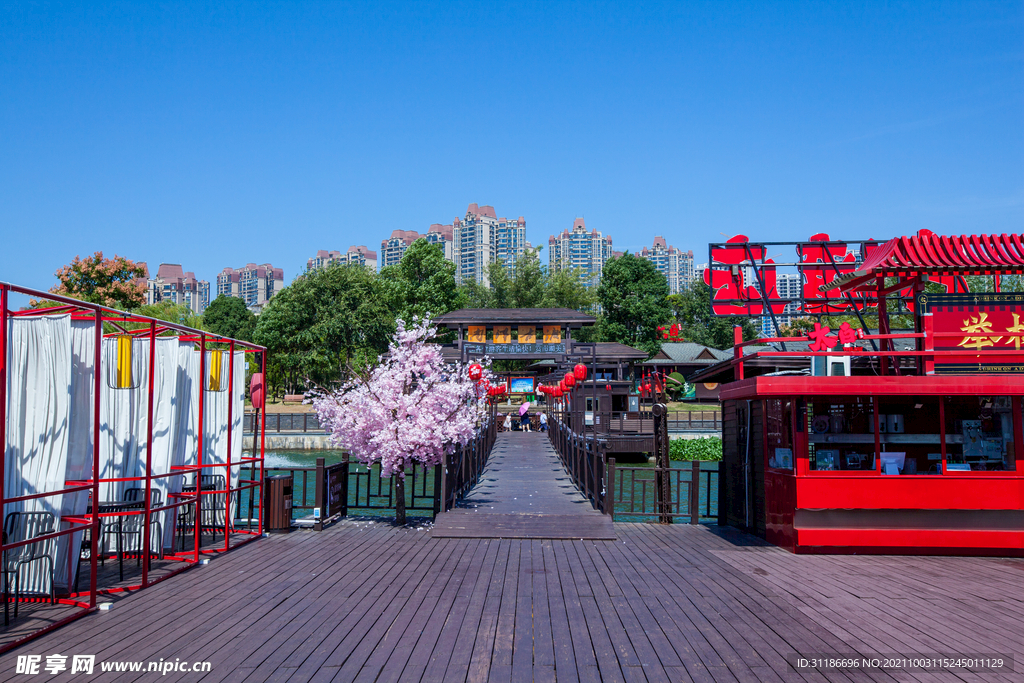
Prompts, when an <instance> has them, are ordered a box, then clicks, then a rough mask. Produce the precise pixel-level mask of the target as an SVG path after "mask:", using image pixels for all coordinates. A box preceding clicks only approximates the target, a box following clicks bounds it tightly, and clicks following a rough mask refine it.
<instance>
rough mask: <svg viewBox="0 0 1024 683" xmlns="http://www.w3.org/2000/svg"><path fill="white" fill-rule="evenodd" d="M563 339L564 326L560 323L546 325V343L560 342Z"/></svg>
mask: <svg viewBox="0 0 1024 683" xmlns="http://www.w3.org/2000/svg"><path fill="white" fill-rule="evenodd" d="M561 341H562V328H561V327H559V326H558V325H545V326H544V343H545V344H558V343H560V342H561Z"/></svg>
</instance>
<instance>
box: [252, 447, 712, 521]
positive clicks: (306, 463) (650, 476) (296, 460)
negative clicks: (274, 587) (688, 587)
mask: <svg viewBox="0 0 1024 683" xmlns="http://www.w3.org/2000/svg"><path fill="white" fill-rule="evenodd" d="M343 454H344V451H341V450H317V451H291V450H278V451H267V452H266V463H267V469H268V470H269V469H273V468H292V467H316V460H317V458H323V459H324V461H325V463H326V464H327V465H333V464H334V463H338V462H341V460H342V456H343ZM672 467H673V469H689V468H690V463H689V462H680V461H675V460H674V461H672ZM711 467H714V468H715V471H716V472H717V467H718V463H708V464H704V465H703V468H711ZM618 468H638V469H648V470H651V471H650V472H649V473H647V472H644V473H640V472H637V473H636V477H637V479H636V480H635V484H634V490H633V492H632V495H633V496H634V497H635V498H636V500H637V501H638V502H637V509H641V508H640V504H639V500H640V497H641V495H642V493H643V485H642V484H641V483H640V477H642V478H643V479H646V480H647V481H648V484H647V497H648V500H647V501H645V503H646V506H647V509H651V510H653V509H654V499H653V495H654V488H653V484H654V472H653V470H654V465H653V464H651V463H649V462H647V461H643V462H638V463H618ZM268 474H275V472H269V473H268ZM616 479H617V483H618V482H619V481H622V480H621V479H620V478H619V477H616ZM301 480H302V474H301V472H297V473H296V481H295V488H296V490H295V498H296V503H297V504H298V503H299V499H300V498H302V497H303V491H302V484H301ZM307 481H308V483H309V486H310V490H309V492H308V494H307V497H308V502H307V504H310V505H311V504H312V503H313V476H312V473H310V474H308V475H307ZM710 481H711V490H710V491H707V488H708V476H707V475H702V476H701V483H700V501H701V518H702V521H710V520H708V519H706V518H704V514H705V504H704V501H705V500H706V496H708V495H710V496H711V514H712V517H714V516H715V515H717V509H718V478H717V474H715V475H713V476H712V477H711V479H710ZM425 483H426V485H427V488H428V489H429V492H430V493H432V492H433V481H428V482H425ZM623 493H624V492H619V493H618V494H617V495H616V498H617V499H618V502H617V503H616V506H617V507H620V508H624V507H628V503H623V502H622V501H623ZM409 495H411V492H409ZM681 498H682V500H683V501H685V499H686V493H685V492H683V493H682V496H681ZM351 502H352V503H355V501H354V500H353V501H351ZM408 502H409V503H411V500H410V501H408ZM684 509H688V508H686V507H685V502H684ZM353 512H355V509H353ZM294 514H295V516H296V517H301V516H304V515H307V514H310V512H309V511H308V510H299V509H296V510H295V511H294ZM373 514H377V515H380V514H387V511H383V510H375V511H373ZM615 517H616V521H622V522H626V521H644V522H648V521H654V520H655V519H656V518H655V517H654V516H653V515H650V516H646V515H645V516H642V517H639V516H633V515H630V516H624V515H619V514H617V515H616V516H615ZM675 521H676V522H679V523H686V522H689V516H688V515H683V516H679V517H676V518H675Z"/></svg>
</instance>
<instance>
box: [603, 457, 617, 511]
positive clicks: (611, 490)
mask: <svg viewBox="0 0 1024 683" xmlns="http://www.w3.org/2000/svg"><path fill="white" fill-rule="evenodd" d="M604 478H605V485H604V513H605V514H606V515H608V516H609V517H611V518H612V521H613V522H614V521H615V458H608V463H607V465H606V466H605V468H604Z"/></svg>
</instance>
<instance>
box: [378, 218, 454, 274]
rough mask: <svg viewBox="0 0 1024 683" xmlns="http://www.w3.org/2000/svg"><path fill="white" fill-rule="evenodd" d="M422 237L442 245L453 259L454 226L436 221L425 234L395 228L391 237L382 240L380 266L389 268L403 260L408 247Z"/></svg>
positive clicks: (446, 254)
mask: <svg viewBox="0 0 1024 683" xmlns="http://www.w3.org/2000/svg"><path fill="white" fill-rule="evenodd" d="M420 238H423V239H425V240H427V242H430V243H431V244H436V245H438V246H439V247H441V251H442V252H443V253H444V257H445V258H446V259H448V260H449V261H451V260H452V226H451V225H441V224H440V223H434V224H433V225H431V226H430V228H429V229H428V230H427V234H425V235H421V234H419V233H418V232H416V231H415V230H394V231H393V232H392V233H391V237H389V238H387V239H386V240H381V243H380V267H381V268H387V267H388V266H393V265H395V264H396V263H398V262H399V261H401V260H402V256H404V255H405V251H406V249H408V248H409V247H410V246H411V245H412V243H413V242H415V241H416V240H418V239H420Z"/></svg>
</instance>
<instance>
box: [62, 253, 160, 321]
mask: <svg viewBox="0 0 1024 683" xmlns="http://www.w3.org/2000/svg"><path fill="white" fill-rule="evenodd" d="M145 274H146V271H145V270H144V269H143V267H142V266H141V265H139V264H138V263H135V262H134V261H130V260H128V259H126V258H123V257H121V256H116V255H115V256H114V258H112V259H105V258H103V252H102V251H97V252H96V253H95V254H93V255H92V256H90V257H87V258H84V259H82V258H79V257H78V256H76V257H75V258H74V260H73V261H72V262H71V263H69V264H68V265H66V266H64V267H63V268H61V269H60V270H58V271H57V272H56V273H54V275H56V276H57V279H58V280H59V281H60V284H58V285H55V286H53V287H51V288H50V291H51V292H52V293H54V294H60V295H62V296H70V297H72V298H75V299H81V300H82V301H88V302H90V303H94V304H101V305H103V306H110V307H111V308H119V309H121V310H126V311H130V310H132V309H134V308H138V307H139V306H142V305H143V304H145V303H146V285H145V283H138V282H136V281H135V280H136V279H137V278H141V277H144V276H145Z"/></svg>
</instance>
